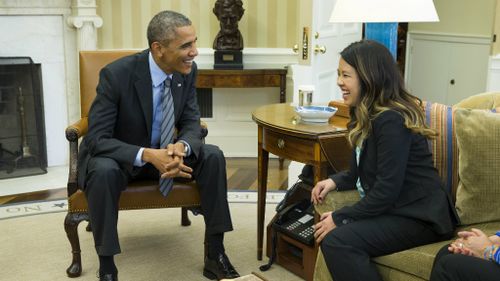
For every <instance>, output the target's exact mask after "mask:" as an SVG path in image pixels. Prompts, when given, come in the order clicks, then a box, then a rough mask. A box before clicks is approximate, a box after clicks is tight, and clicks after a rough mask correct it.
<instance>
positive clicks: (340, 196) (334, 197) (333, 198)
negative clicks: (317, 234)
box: [313, 190, 360, 281]
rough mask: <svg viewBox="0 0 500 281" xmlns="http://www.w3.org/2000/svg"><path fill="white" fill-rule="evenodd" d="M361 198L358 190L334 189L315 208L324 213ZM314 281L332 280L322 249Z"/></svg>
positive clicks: (319, 252)
mask: <svg viewBox="0 0 500 281" xmlns="http://www.w3.org/2000/svg"><path fill="white" fill-rule="evenodd" d="M359 199H360V197H359V192H358V191H357V190H347V191H332V192H329V193H328V194H327V195H326V197H325V200H324V201H323V203H321V204H318V205H315V206H314V209H315V210H316V212H317V213H318V214H320V215H321V214H323V213H326V212H330V211H335V210H338V209H340V208H342V207H344V206H349V205H352V204H354V203H356V202H358V201H359ZM313 280H314V281H332V277H331V276H330V272H329V271H328V268H327V267H326V263H325V259H324V257H323V253H322V252H321V249H319V250H318V256H317V258H316V264H315V266H314V277H313Z"/></svg>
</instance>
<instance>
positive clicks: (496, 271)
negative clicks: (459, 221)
mask: <svg viewBox="0 0 500 281" xmlns="http://www.w3.org/2000/svg"><path fill="white" fill-rule="evenodd" d="M499 276H500V266H499V265H497V264H495V263H493V262H492V261H487V260H483V259H480V258H476V257H471V256H465V255H460V254H453V253H450V252H449V251H448V245H446V246H444V247H443V248H441V250H439V252H438V254H437V255H436V258H435V259H434V265H433V267H432V272H431V278H430V281H494V280H498V278H499Z"/></svg>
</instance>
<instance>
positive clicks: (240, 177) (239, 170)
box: [0, 158, 289, 205]
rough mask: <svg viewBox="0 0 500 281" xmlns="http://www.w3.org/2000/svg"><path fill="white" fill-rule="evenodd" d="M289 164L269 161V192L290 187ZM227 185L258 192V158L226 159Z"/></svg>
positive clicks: (31, 196) (52, 196)
mask: <svg viewBox="0 0 500 281" xmlns="http://www.w3.org/2000/svg"><path fill="white" fill-rule="evenodd" d="M288 164H289V161H288V160H285V163H284V165H283V169H282V170H280V169H279V161H278V159H274V158H273V159H269V170H268V182H267V189H268V190H286V189H287V187H288V169H287V167H288ZM226 167H227V184H228V189H229V190H257V158H226ZM66 196H67V193H66V188H65V187H61V188H58V189H51V190H41V191H36V192H29V193H22V194H14V195H7V196H0V205H4V204H10V203H19V202H27V201H36V200H56V199H63V198H66Z"/></svg>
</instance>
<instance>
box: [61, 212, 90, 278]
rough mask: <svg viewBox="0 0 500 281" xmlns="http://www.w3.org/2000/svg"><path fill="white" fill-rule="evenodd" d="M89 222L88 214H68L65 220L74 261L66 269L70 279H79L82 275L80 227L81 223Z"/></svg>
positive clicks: (65, 228)
mask: <svg viewBox="0 0 500 281" xmlns="http://www.w3.org/2000/svg"><path fill="white" fill-rule="evenodd" d="M83 220H86V221H88V220H89V216H88V214H87V213H68V214H67V215H66V218H65V219H64V230H65V231H66V235H67V236H68V240H69V243H70V244H71V253H72V254H73V260H72V261H71V265H70V266H69V267H68V269H66V273H67V274H68V276H69V277H78V276H80V274H82V259H81V254H80V253H81V251H80V239H79V238H78V225H79V224H80V222H81V221H83Z"/></svg>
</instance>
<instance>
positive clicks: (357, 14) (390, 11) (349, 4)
mask: <svg viewBox="0 0 500 281" xmlns="http://www.w3.org/2000/svg"><path fill="white" fill-rule="evenodd" d="M437 21H439V18H438V15H437V12H436V8H435V7H434V2H433V1H432V0H337V2H336V3H335V6H334V7H333V11H332V14H331V16H330V22H332V23H354V22H358V23H365V39H370V40H375V41H378V42H380V43H382V44H384V45H385V46H386V47H387V48H388V49H389V51H391V53H392V55H393V56H394V58H396V52H397V39H398V22H437Z"/></svg>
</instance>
